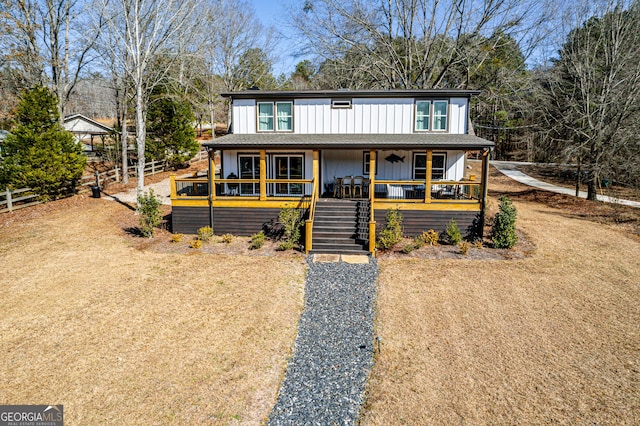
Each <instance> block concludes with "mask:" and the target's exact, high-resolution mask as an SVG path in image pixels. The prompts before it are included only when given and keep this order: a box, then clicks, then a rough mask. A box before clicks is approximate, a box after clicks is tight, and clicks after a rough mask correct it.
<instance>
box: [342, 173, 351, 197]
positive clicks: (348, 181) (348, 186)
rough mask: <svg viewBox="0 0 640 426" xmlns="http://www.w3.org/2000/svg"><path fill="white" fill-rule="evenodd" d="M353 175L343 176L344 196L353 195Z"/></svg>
mask: <svg viewBox="0 0 640 426" xmlns="http://www.w3.org/2000/svg"><path fill="white" fill-rule="evenodd" d="M352 184H353V176H345V177H343V178H342V197H343V198H344V197H347V196H349V197H351V196H353V188H352Z"/></svg>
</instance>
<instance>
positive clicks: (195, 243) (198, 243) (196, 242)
mask: <svg viewBox="0 0 640 426" xmlns="http://www.w3.org/2000/svg"><path fill="white" fill-rule="evenodd" d="M189 247H191V248H194V249H199V248H202V240H201V239H200V238H196V239H195V240H193V241H191V242H190V243H189Z"/></svg>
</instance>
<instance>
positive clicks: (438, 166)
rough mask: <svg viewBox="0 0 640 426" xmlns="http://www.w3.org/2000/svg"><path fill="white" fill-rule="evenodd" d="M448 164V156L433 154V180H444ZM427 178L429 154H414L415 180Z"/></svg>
mask: <svg viewBox="0 0 640 426" xmlns="http://www.w3.org/2000/svg"><path fill="white" fill-rule="evenodd" d="M446 164H447V154H445V153H433V155H432V156H431V179H432V180H444V179H445V175H446V173H445V168H446ZM426 177H427V154H424V153H414V154H413V178H414V179H425V178H426Z"/></svg>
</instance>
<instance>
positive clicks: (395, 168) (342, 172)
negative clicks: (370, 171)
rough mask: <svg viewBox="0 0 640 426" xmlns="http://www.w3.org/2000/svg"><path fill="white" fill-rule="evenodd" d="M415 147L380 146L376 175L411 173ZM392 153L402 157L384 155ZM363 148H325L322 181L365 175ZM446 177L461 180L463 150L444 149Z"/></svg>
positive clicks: (396, 176) (394, 176) (404, 176)
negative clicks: (404, 148)
mask: <svg viewBox="0 0 640 426" xmlns="http://www.w3.org/2000/svg"><path fill="white" fill-rule="evenodd" d="M414 153H415V151H405V150H379V151H378V161H377V162H378V167H377V173H376V179H381V180H404V179H410V178H411V177H412V176H413V158H414ZM392 154H393V155H395V156H396V157H398V158H400V159H401V160H398V161H395V162H391V161H387V160H386V158H387V157H389V156H391V155H392ZM364 155H365V151H363V150H326V151H322V161H321V165H322V176H323V180H324V183H330V182H332V181H333V178H334V177H342V176H365V177H369V176H367V175H366V174H365V173H364V158H365V157H364ZM446 156H447V157H446V158H447V162H446V168H445V180H461V179H462V178H463V177H464V172H465V168H464V167H465V158H466V156H465V152H464V151H447V152H446Z"/></svg>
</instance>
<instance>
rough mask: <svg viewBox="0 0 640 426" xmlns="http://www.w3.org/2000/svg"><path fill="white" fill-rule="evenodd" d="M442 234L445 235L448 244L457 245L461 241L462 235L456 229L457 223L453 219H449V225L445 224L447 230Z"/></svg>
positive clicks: (458, 229) (457, 228)
mask: <svg viewBox="0 0 640 426" xmlns="http://www.w3.org/2000/svg"><path fill="white" fill-rule="evenodd" d="M444 233H445V234H446V235H447V241H448V242H449V244H452V245H457V244H460V242H461V241H462V234H461V233H460V228H459V227H458V223H457V222H456V221H455V219H451V220H450V221H449V223H447V229H446V230H445V231H444Z"/></svg>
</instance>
